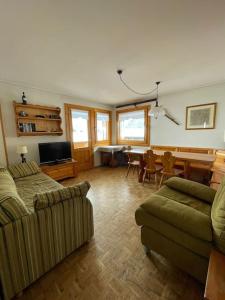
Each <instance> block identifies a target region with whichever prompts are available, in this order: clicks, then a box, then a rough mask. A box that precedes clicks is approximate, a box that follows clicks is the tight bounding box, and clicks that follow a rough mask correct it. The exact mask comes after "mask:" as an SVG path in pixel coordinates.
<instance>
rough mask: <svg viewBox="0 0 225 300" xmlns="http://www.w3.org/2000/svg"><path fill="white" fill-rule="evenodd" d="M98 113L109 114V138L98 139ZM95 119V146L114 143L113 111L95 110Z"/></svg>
mask: <svg viewBox="0 0 225 300" xmlns="http://www.w3.org/2000/svg"><path fill="white" fill-rule="evenodd" d="M97 113H104V114H108V115H109V123H108V139H107V140H103V141H98V140H97ZM94 121H95V128H94V129H95V135H94V146H108V145H111V144H112V112H111V111H110V110H105V109H95V110H94Z"/></svg>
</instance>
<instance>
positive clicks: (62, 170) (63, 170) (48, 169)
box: [40, 159, 77, 180]
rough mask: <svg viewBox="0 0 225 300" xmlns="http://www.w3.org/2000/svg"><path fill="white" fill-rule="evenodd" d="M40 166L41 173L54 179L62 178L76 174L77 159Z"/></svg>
mask: <svg viewBox="0 0 225 300" xmlns="http://www.w3.org/2000/svg"><path fill="white" fill-rule="evenodd" d="M40 168H41V171H42V172H43V173H45V174H46V175H48V176H50V177H51V178H52V179H54V180H63V179H66V178H71V177H76V176H77V161H76V160H73V159H72V160H69V161H64V162H63V163H55V164H51V165H49V164H43V165H41V166H40Z"/></svg>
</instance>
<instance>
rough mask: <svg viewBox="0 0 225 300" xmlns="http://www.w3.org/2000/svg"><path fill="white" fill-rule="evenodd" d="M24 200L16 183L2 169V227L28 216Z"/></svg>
mask: <svg viewBox="0 0 225 300" xmlns="http://www.w3.org/2000/svg"><path fill="white" fill-rule="evenodd" d="M28 213H29V211H28V209H27V208H26V206H25V204H24V202H23V200H22V199H21V198H20V196H19V195H18V193H17V190H16V185H15V182H14V180H13V178H12V176H11V175H10V173H9V172H8V171H7V170H6V169H4V168H1V169H0V225H5V224H7V223H9V222H11V221H14V220H16V219H18V218H21V217H22V216H24V215H26V214H28Z"/></svg>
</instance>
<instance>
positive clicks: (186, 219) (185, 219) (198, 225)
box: [141, 194, 212, 242]
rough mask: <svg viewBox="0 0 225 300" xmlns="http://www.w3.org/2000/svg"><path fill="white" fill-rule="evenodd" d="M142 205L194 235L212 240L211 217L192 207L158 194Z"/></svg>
mask: <svg viewBox="0 0 225 300" xmlns="http://www.w3.org/2000/svg"><path fill="white" fill-rule="evenodd" d="M141 207H142V208H143V209H144V210H145V211H146V212H148V213H149V214H151V215H153V216H155V217H157V218H159V219H160V220H162V221H164V222H166V223H168V224H170V225H173V226H175V227H176V228H178V229H180V230H182V231H184V232H186V233H188V234H190V235H192V236H193V237H196V238H200V239H202V240H204V241H209V242H210V241H212V229H211V219H210V217H209V216H207V215H205V214H204V213H202V212H200V211H198V210H196V209H194V208H192V207H189V206H187V205H183V204H181V203H179V202H176V201H173V200H169V199H167V198H165V197H162V196H159V195H156V194H154V195H152V196H151V197H150V199H149V200H147V201H146V202H144V203H143V204H142V205H141Z"/></svg>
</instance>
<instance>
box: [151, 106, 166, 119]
mask: <svg viewBox="0 0 225 300" xmlns="http://www.w3.org/2000/svg"><path fill="white" fill-rule="evenodd" d="M165 114H166V111H165V109H164V108H163V107H162V106H154V107H152V108H151V110H150V111H149V114H148V115H149V116H150V117H153V118H155V119H158V117H160V116H165Z"/></svg>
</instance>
